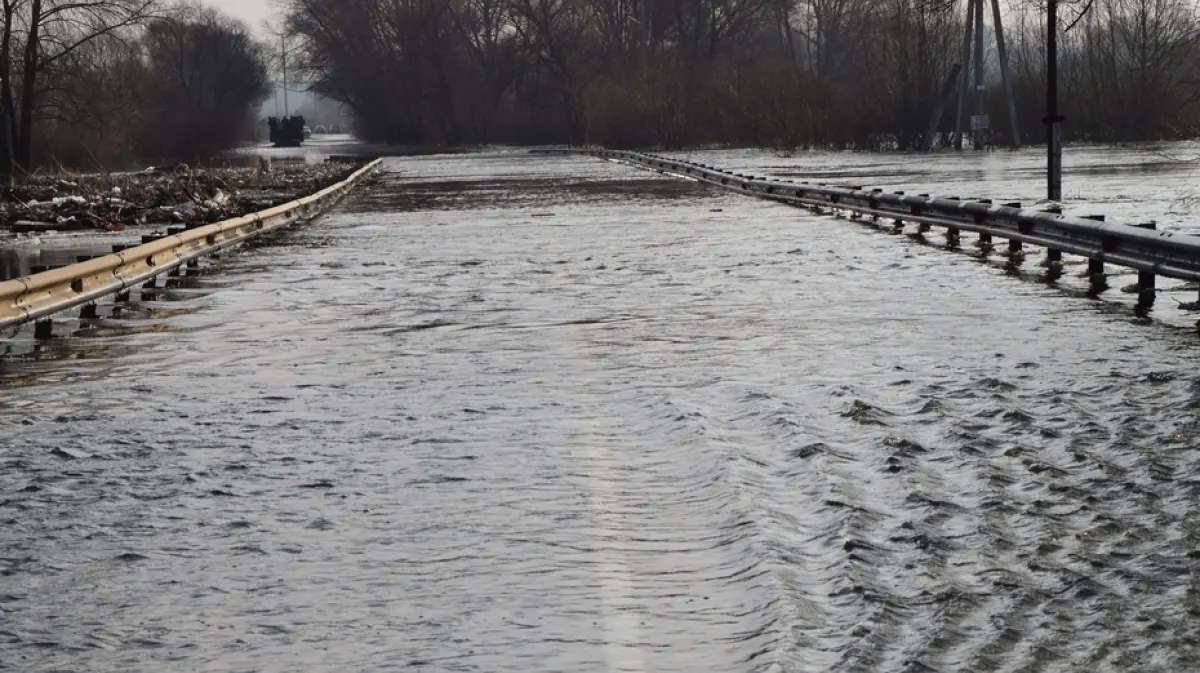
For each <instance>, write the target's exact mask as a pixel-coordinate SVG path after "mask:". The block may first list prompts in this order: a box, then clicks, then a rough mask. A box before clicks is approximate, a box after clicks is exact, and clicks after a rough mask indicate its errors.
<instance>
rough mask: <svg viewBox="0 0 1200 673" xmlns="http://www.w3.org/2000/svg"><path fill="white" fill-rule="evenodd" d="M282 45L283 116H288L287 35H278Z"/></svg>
mask: <svg viewBox="0 0 1200 673" xmlns="http://www.w3.org/2000/svg"><path fill="white" fill-rule="evenodd" d="M279 39H280V42H282V43H283V47H282V49H281V50H280V55H281V56H282V57H283V60H282V64H283V116H284V117H286V116H288V81H287V36H283V37H280V38H279Z"/></svg>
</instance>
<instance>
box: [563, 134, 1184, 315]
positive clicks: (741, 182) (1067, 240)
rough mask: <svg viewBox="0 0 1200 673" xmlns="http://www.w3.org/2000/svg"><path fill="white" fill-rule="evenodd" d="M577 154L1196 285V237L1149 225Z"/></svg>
mask: <svg viewBox="0 0 1200 673" xmlns="http://www.w3.org/2000/svg"><path fill="white" fill-rule="evenodd" d="M576 151H577V152H579V153H582V154H586V155H590V156H594V157H599V158H603V159H610V160H614V161H621V162H626V163H630V164H635V165H638V166H642V167H645V168H649V169H653V170H658V171H661V172H664V173H671V174H675V175H679V176H682V177H687V178H691V179H694V180H697V181H700V182H704V183H707V184H710V185H715V186H717V187H721V188H724V189H729V190H732V191H735V192H740V193H743V194H748V195H752V196H757V197H761V198H766V199H772V200H775V201H781V202H784V203H791V204H797V205H802V206H808V207H815V208H828V209H832V210H843V211H849V212H852V213H859V214H861V215H870V216H872V217H876V218H889V219H893V220H896V221H897V222H914V223H919V224H922V225H929V226H939V227H945V228H946V229H947V233H948V234H950V235H952V236H953V235H957V234H958V232H959V231H972V232H976V233H979V234H980V235H981V236H983V237H991V236H996V237H999V238H1004V239H1008V240H1009V241H1010V249H1012V250H1014V251H1015V250H1019V249H1020V248H1021V244H1023V243H1030V244H1033V245H1039V246H1043V247H1045V248H1047V249H1049V251H1050V257H1051V261H1056V260H1058V259H1061V255H1062V254H1063V253H1070V254H1073V255H1081V256H1083V257H1087V258H1088V259H1089V260H1091V264H1090V266H1089V270H1090V272H1091V273H1092V274H1101V273H1103V269H1104V264H1105V263H1106V262H1107V263H1112V264H1116V265H1118V266H1123V267H1128V268H1131V269H1135V270H1137V271H1138V272H1139V278H1138V285H1139V287H1140V289H1142V290H1147V291H1152V290H1153V289H1154V277H1155V276H1156V275H1158V276H1166V277H1169V278H1178V279H1182V280H1188V281H1200V236H1193V235H1189V234H1181V233H1173V232H1166V231H1157V230H1155V228H1154V226H1155V225H1154V224H1153V223H1150V224H1145V225H1127V224H1116V223H1111V222H1105V221H1104V217H1103V216H1100V215H1097V216H1094V217H1076V216H1070V215H1063V214H1061V213H1059V212H1055V211H1053V210H1033V209H1030V208H1022V207H1021V204H1019V203H1007V204H995V203H992V202H991V201H990V200H970V199H960V198H955V197H939V196H931V195H929V194H918V195H912V194H906V193H904V192H890V193H889V192H884V191H883V190H882V189H870V190H868V189H863V188H857V187H856V188H846V187H834V186H829V185H823V184H810V183H808V182H799V183H797V182H791V181H783V180H780V179H777V178H771V179H768V178H763V177H756V176H752V175H743V174H741V173H734V172H732V171H728V170H722V169H719V168H716V167H714V166H706V165H703V164H698V163H693V162H688V161H680V160H678V159H674V158H670V157H661V156H656V155H651V154H643V153H640V152H629V151H621V150H576Z"/></svg>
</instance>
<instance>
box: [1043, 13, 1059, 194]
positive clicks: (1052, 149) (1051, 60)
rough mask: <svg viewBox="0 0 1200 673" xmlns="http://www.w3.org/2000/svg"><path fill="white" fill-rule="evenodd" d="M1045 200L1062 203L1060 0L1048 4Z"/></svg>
mask: <svg viewBox="0 0 1200 673" xmlns="http://www.w3.org/2000/svg"><path fill="white" fill-rule="evenodd" d="M1043 121H1044V122H1046V198H1048V199H1049V200H1051V201H1058V200H1060V199H1062V126H1061V125H1062V121H1063V117H1062V115H1060V114H1058V0H1048V2H1047V4H1046V118H1045V119H1044V120H1043Z"/></svg>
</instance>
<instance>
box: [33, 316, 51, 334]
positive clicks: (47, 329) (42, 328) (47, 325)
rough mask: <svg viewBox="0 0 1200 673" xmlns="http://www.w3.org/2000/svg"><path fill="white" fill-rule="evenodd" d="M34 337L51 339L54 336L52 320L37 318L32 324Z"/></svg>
mask: <svg viewBox="0 0 1200 673" xmlns="http://www.w3.org/2000/svg"><path fill="white" fill-rule="evenodd" d="M33 338H34V339H52V338H54V321H53V320H51V319H49V318H46V319H45V320H39V321H37V322H36V323H34V325H33Z"/></svg>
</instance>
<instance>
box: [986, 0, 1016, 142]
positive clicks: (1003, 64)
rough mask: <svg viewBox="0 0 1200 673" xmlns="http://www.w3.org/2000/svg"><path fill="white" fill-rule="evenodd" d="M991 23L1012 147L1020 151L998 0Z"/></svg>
mask: <svg viewBox="0 0 1200 673" xmlns="http://www.w3.org/2000/svg"><path fill="white" fill-rule="evenodd" d="M992 21H993V22H994V23H995V24H996V50H997V51H998V52H1000V78H1001V79H1003V80H1004V94H1005V96H1007V97H1008V125H1009V128H1010V129H1011V132H1012V147H1013V149H1015V150H1019V149H1021V129H1020V127H1019V126H1018V124H1017V100H1016V98H1015V97H1014V96H1013V87H1012V77H1011V75H1010V73H1009V71H1008V47H1007V46H1006V45H1005V42H1004V20H1003V18H1001V16H1000V0H992Z"/></svg>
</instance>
